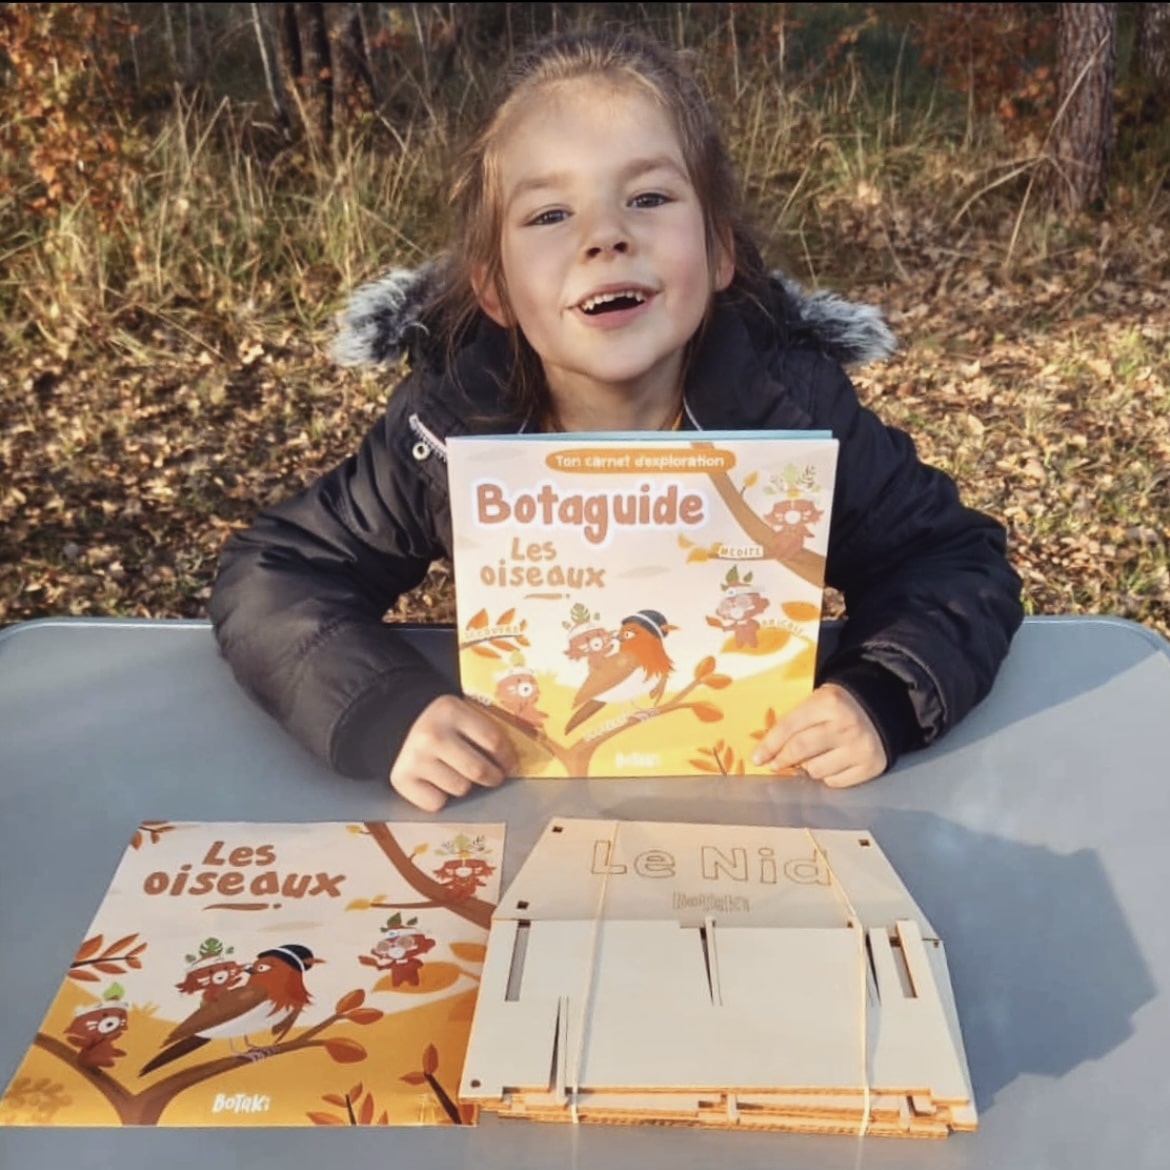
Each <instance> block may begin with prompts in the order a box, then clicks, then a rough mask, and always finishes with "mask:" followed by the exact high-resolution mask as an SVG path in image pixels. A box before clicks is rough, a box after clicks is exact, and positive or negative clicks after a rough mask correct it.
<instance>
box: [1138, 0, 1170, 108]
mask: <svg viewBox="0 0 1170 1170" xmlns="http://www.w3.org/2000/svg"><path fill="white" fill-rule="evenodd" d="M1133 66H1134V72H1135V73H1136V74H1137V75H1138V77H1140V78H1141V79H1142V80H1143V81H1147V82H1149V83H1150V84H1151V86H1152V87H1153V88H1154V89H1156V90H1163V91H1165V90H1168V89H1170V4H1139V5H1138V6H1137V34H1136V36H1135V37H1134V43H1133Z"/></svg>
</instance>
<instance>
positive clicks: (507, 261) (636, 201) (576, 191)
mask: <svg viewBox="0 0 1170 1170" xmlns="http://www.w3.org/2000/svg"><path fill="white" fill-rule="evenodd" d="M498 165H499V182H500V194H501V197H502V212H503V215H502V220H503V230H502V238H501V241H500V253H501V261H502V265H503V273H504V280H505V283H506V286H507V291H508V301H509V306H508V307H509V308H510V310H511V316H509V314H508V308H506V307H505V306H504V305H503V304H501V302H500V299H499V298H498V296H497V294H496V292H495V290H494V289H491V288H483V289H481V290H480V299H481V304H482V306H483V308H484V310H485V312H487V313H488V315H489V316H491V317H492V318H493V320H495V321H497V322H498V323H500V324H503V325H513V324H515V325H518V326H519V328H520V329H521V330H522V331H523V333H524V336H525V337H526V338H527V339H528V342H529V344H530V345H531V346H532V348H533V349H534V350H535V351H536V352H537V354H538V355H539V356H540V359H541V362H542V363H543V366H544V371H545V376H546V378H547V380H548V384H549V389H550V392H551V394H552V396H553V401H554V403H558V404H566V403H574V404H582V405H586V406H588V405H589V404H593V405H596V406H597V407H598V408H599V410H600V412H601V413H602V414H604V413H605V408H606V407H607V406H610V405H612V404H613V403H614V402H615V401H617V402H618V403H619V404H620V405H622V406H624V407H625V408H627V415H628V419H629V420H630V422H631V425H636V424H637V423H638V422H639V421H641V422H642V423H644V424H645V425H652V423H651V419H652V417H653V416H654V415H655V413H656V412H658V413H660V412H661V408H662V407H663V406H665V407H666V408H667V409H669V407H670V405H671V404H672V403H674V401H675V400H676V396H677V392H678V386H679V379H680V377H681V369H682V356H683V348H684V346H685V345H686V343H687V341H688V340H689V339H690V338H691V336H692V335H693V334H694V333H695V331H696V330H697V329H698V327H699V325H700V323H701V322H702V319H703V315H704V313H705V312H706V310H707V306H708V304H709V303H710V299H711V296H712V294H713V292H714V291H715V290H716V289H721V288H726V286H727V284H728V283H729V282H730V280H731V277H732V274H733V265H732V260H731V257H730V255H728V254H727V253H726V252H723V251H721V252H720V256H719V259H718V262H717V264H716V266H715V270H714V271H712V267H711V264H710V263H709V262H708V257H707V245H706V236H705V232H704V224H703V209H702V208H701V207H700V205H699V200H698V197H697V195H696V193H695V190H694V188H693V187H692V185H691V182H690V179H689V178H688V177H687V168H686V163H685V161H684V159H683V153H682V147H681V145H680V143H679V140H678V135H677V133H676V132H675V129H674V127H673V125H672V124H671V121H670V119H669V117H668V116H667V114H666V113H665V112H664V111H663V110H662V109H661V108H660V107H659V106H658V105H657V103H655V102H654V101H652V100H651V99H650V98H649V97H648V96H646V95H644V94H641V93H639V92H637V91H636V90H634V89H631V88H615V87H614V86H613V85H612V84H611V83H609V82H606V81H605V80H603V79H600V78H597V79H582V80H577V81H572V82H567V83H562V84H559V85H556V86H554V87H549V88H548V89H547V90H545V91H542V92H541V93H539V94H537V95H535V96H534V97H533V98H532V99H531V101H530V105H529V107H528V108H527V109H525V110H524V111H523V112H522V113H520V114H519V115H518V116H517V117H516V119H515V121H514V122H513V123H512V124H511V126H509V127H508V129H507V130H506V131H505V132H504V133H503V135H502V140H501V141H500V143H499V145H498ZM615 396H616V398H615ZM641 411H644V414H643V413H641ZM611 413H612V412H611ZM619 413H620V412H619Z"/></svg>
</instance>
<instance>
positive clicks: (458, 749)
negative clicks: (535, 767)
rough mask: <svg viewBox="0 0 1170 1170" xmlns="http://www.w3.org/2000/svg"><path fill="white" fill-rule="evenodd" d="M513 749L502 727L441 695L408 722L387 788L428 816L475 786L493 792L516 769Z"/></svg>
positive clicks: (466, 704) (469, 706)
mask: <svg viewBox="0 0 1170 1170" xmlns="http://www.w3.org/2000/svg"><path fill="white" fill-rule="evenodd" d="M516 762H517V761H516V751H515V749H514V748H513V746H512V743H511V741H510V740H509V739H508V736H507V734H506V732H505V731H504V729H503V728H502V727H501V726H500V725H499V724H498V723H496V722H495V720H494V719H492V718H491V717H490V716H488V715H485V714H484V713H483V712H482V711H480V710H478V709H477V708H476V706H475V704H474V703H469V702H468V701H467V700H466V699H461V698H459V697H458V696H457V695H440V696H439V697H438V698H437V699H435V701H434V702H433V703H431V704H429V706H427V707H425V708H424V709H423V712H422V714H421V715H420V716H419V717H418V718H417V719H416V720H415V721H414V723H413V724H411V728H410V730H409V731H408V732H407V733H406V739H405V741H404V742H403V744H402V750H401V751H400V752H399V753H398V759H396V760H395V761H394V766H393V767H392V768H391V769H390V785H391V787H392V788H394V790H395V791H396V792H397V793H398V794H399V795H400V796H402V797H403V798H404V799H406V800H408V801H410V803H411V804H413V805H415V806H417V807H418V808H421V809H423V810H424V811H426V812H438V811H439V809H441V808H442V807H443V805H445V804H446V803H447V798H448V797H451V796H466V795H467V793H468V792H470V791H471V786H472V785H473V784H481V785H483V786H484V787H485V788H496V787H497V786H498V785H500V784H502V783H503V781H504V778H505V777H506V776H507V775H508V774H509V773H510V772H511V771H512V770H513V769H514V768H515V767H516Z"/></svg>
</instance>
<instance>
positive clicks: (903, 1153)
mask: <svg viewBox="0 0 1170 1170" xmlns="http://www.w3.org/2000/svg"><path fill="white" fill-rule="evenodd" d="M403 636H404V637H408V638H411V639H412V640H414V641H415V642H416V644H418V645H419V646H420V647H421V648H422V649H423V650H424V651H425V652H426V653H428V654H429V655H431V656H432V657H433V658H434V659H435V660H436V661H438V662H441V663H442V664H444V666H445V667H447V668H451V664H452V654H453V651H452V641H451V635H450V632H449V631H443V630H440V629H431V630H415V631H407V632H404V634H403ZM1168 756H1170V649H1168V646H1167V643H1166V642H1165V641H1163V640H1162V639H1160V638H1159V637H1158V636H1157V635H1156V634H1154V633H1152V632H1151V631H1149V630H1147V629H1144V628H1143V627H1140V626H1137V625H1134V624H1132V623H1129V622H1124V621H1120V620H1116V619H1108V618H1038V619H1030V620H1029V621H1027V622H1026V623H1025V624H1024V627H1023V629H1022V630H1021V632H1020V634H1019V635H1018V637H1017V640H1016V643H1015V645H1014V646H1013V649H1012V652H1011V654H1010V656H1009V658H1008V661H1007V663H1006V664H1005V666H1004V669H1003V672H1002V674H1001V675H1000V678H999V680H998V681H997V683H996V686H995V689H994V691H993V692H992V694H991V696H990V697H989V698H988V699H987V700H986V701H985V702H984V703H983V704H982V705H981V706H980V707H979V708H977V709H976V710H975V711H974V712H973V713H972V714H971V715H970V716H969V717H968V718H967V720H966V721H964V723H963V724H961V725H960V727H958V728H957V729H956V730H955V731H954V732H952V734H951V735H950V736H948V737H947V738H946V739H945V740H944V741H943V742H942V743H941V744H938V745H936V746H935V747H933V748H931V749H929V750H927V751H925V752H920V753H917V754H915V755H912V756H910V757H907V758H906V759H905V760H903V761H902V762H901V763H900V764H899V765H898V767H897V768H896V769H895V770H894V771H893V772H892V773H891V774H890V775H888V776H886V777H883V778H882V779H881V780H879V781H877V782H875V783H872V784H868V785H865V786H862V787H860V788H856V789H852V790H849V791H844V792H832V791H828V790H825V789H822V788H821V787H819V786H818V785H816V784H814V783H811V782H808V781H797V780H752V779H742V778H741V779H719V778H712V779H701V778H700V779H685V780H659V781H640V780H639V781H633V780H620V781H613V780H609V781H606V780H589V781H555V780H542V781H527V782H525V781H513V782H511V783H509V784H507V785H505V786H504V787H503V788H502V789H500V790H498V791H495V792H484V793H478V794H476V795H474V796H472V797H470V798H468V799H467V800H464V801H462V802H460V803H458V804H457V805H455V806H453V807H452V808H451V809H450V810H449V811H448V812H447V813H445V814H441V816H443V815H445V816H447V817H448V818H449V819H453V820H454V819H458V820H484V821H501V820H502V821H505V822H507V825H508V849H507V864H506V872H505V873H504V880H505V882H507V880H508V879H509V878H510V876H511V874H512V873H514V872H515V869H516V867H517V865H518V863H519V861H520V859H521V858H522V857H523V856H524V855H525V854H526V853H527V851H528V849H529V848H530V847H531V845H532V843H533V841H534V840H535V837H536V835H537V833H538V832H539V830H540V828H541V827H542V826H543V824H544V823H545V821H546V820H547V819H548V817H550V816H551V815H554V814H562V815H568V816H601V817H616V818H621V819H627V820H663V821H669V820H680V821H717V822H723V823H728V824H781V825H784V824H793V825H809V826H811V827H819V828H845V827H855V828H868V829H870V830H871V831H872V832H873V833H874V834H875V835H876V837H877V840H878V841H879V843H880V844H881V845H882V848H883V849H884V850H885V852H886V853H887V855H888V856H889V857H890V859H891V861H892V862H893V863H894V865H895V867H896V868H897V869H898V871H899V873H900V874H901V876H902V878H903V880H904V881H905V883H906V885H907V886H908V887H909V889H910V891H911V893H912V894H913V895H914V896H915V898H916V899H917V900H918V901H919V903H920V904H921V906H922V909H923V910H924V912H925V913H926V915H927V916H928V917H929V918H930V919H931V921H932V922H933V923H934V924H935V926H936V927H937V928H938V930H939V931H940V933H941V935H942V938H943V940H944V942H945V945H946V949H947V956H948V960H949V963H950V967H951V974H952V981H953V984H954V990H955V995H956V999H957V1002H958V1005H959V1012H960V1016H961V1019H962V1025H963V1031H964V1036H965V1039H966V1046H967V1056H968V1060H969V1063H970V1066H971V1076H972V1081H973V1084H974V1088H975V1094H976V1101H977V1104H978V1107H979V1110H980V1128H979V1130H978V1132H977V1133H974V1134H958V1135H953V1136H952V1137H950V1138H949V1139H947V1140H946V1141H945V1142H909V1141H898V1140H891V1139H878V1138H870V1139H865V1140H858V1139H855V1138H836V1137H805V1136H788V1135H775V1134H754V1133H713V1132H705V1131H696V1130H687V1129H658V1128H650V1127H632V1128H610V1127H604V1126H579V1127H569V1126H549V1125H539V1124H535V1123H531V1124H530V1123H524V1122H505V1121H499V1120H498V1119H494V1118H486V1119H485V1120H484V1121H483V1122H482V1123H481V1125H480V1126H479V1127H477V1128H475V1129H469V1130H465V1131H463V1130H457V1129H425V1130H424V1129H419V1130H396V1131H394V1133H393V1134H388V1133H387V1132H386V1131H385V1130H377V1129H359V1128H355V1129H350V1130H347V1131H346V1132H345V1133H340V1132H338V1131H337V1130H332V1129H330V1130H320V1129H306V1130H301V1129H268V1130H233V1129H213V1130H201V1131H200V1132H199V1134H198V1135H193V1134H191V1133H190V1132H189V1131H184V1130H179V1129H158V1130H155V1129H140V1130H135V1131H134V1132H132V1133H127V1132H126V1131H124V1130H116V1129H93V1130H80V1131H79V1130H68V1129H39V1130H38V1129H19V1128H2V1127H0V1167H3V1168H4V1170H24V1168H26V1167H38V1168H39V1167H56V1166H70V1167H73V1168H82V1167H102V1168H105V1167H110V1166H124V1167H137V1166H147V1165H157V1164H163V1165H166V1166H167V1167H168V1170H186V1168H188V1167H190V1168H192V1170H194V1168H195V1167H199V1168H200V1170H203V1168H204V1167H206V1166H207V1165H215V1166H217V1167H219V1168H221V1170H228V1168H230V1167H236V1166H240V1167H244V1166H247V1167H249V1168H250V1170H251V1168H253V1167H256V1166H269V1165H277V1164H279V1165H280V1166H281V1167H287V1168H289V1170H293V1168H297V1167H302V1166H304V1167H309V1166H312V1167H314V1168H318V1167H320V1166H322V1165H328V1164H329V1162H330V1160H332V1161H333V1162H335V1163H340V1164H343V1165H345V1166H346V1167H365V1166H378V1167H383V1166H386V1165H396V1166H397V1165H400V1166H436V1167H444V1168H448V1167H458V1166H468V1167H471V1166H475V1167H485V1166H499V1167H508V1168H509V1170H513V1168H515V1170H520V1168H529V1167H531V1168H542V1170H543V1168H546V1167H552V1166H559V1167H569V1166H572V1167H577V1166H581V1167H586V1166H604V1167H606V1170H616V1168H618V1167H622V1166H635V1165H637V1166H645V1165H660V1166H670V1167H671V1170H685V1168H691V1167H694V1168H696V1170H697V1168H709V1167H711V1166H713V1165H716V1164H725V1165H729V1166H731V1165H734V1166H736V1167H761V1168H763V1167H767V1168H768V1170H779V1168H783V1167H809V1168H814V1170H836V1168H849V1170H856V1168H857V1167H872V1168H880V1170H885V1168H893V1167H898V1168H899V1170H903V1168H914V1167H919V1166H922V1167H931V1168H936V1170H937V1168H948V1170H949V1168H953V1167H959V1168H965V1167H987V1168H990V1167H995V1168H997V1170H1001V1168H1008V1167H1026V1168H1028V1170H1046V1168H1049V1167H1051V1168H1052V1170H1058V1168H1059V1170H1068V1168H1069V1167H1110V1168H1112V1167H1119V1166H1124V1167H1126V1168H1127V1170H1140V1168H1149V1170H1154V1168H1157V1170H1163V1168H1164V1167H1165V1166H1166V1165H1167V1164H1168V1162H1170V1154H1168V1153H1167V1150H1168V1149H1170V1109H1167V1104H1168V1103H1170V1060H1168V1059H1167V1051H1168V1050H1170V997H1168V995H1167V987H1168V985H1170V930H1168V929H1167V927H1166V913H1165V908H1164V899H1165V893H1164V891H1165V890H1166V889H1167V887H1168V886H1170V849H1167V847H1166V842H1165V838H1166V833H1167V829H1166V826H1167V823H1168V820H1170V818H1168V817H1167V812H1168V811H1170V796H1168V794H1167V788H1168V782H1170V767H1168V765H1167V757H1168ZM151 818H160V819H162V818H165V819H169V820H350V819H385V820H396V819H397V820H406V819H429V818H426V817H425V816H424V815H423V814H415V813H413V811H412V810H410V809H409V808H407V807H406V806H405V805H403V804H402V803H401V802H400V801H399V800H398V799H397V798H396V797H395V796H394V795H393V793H392V792H391V791H390V790H389V788H388V787H387V786H383V785H381V784H379V783H354V782H350V781H346V780H342V779H339V778H338V777H336V776H333V775H331V774H330V773H329V772H328V771H327V770H326V769H325V768H324V767H323V766H322V765H320V764H319V763H317V762H316V761H315V760H313V759H312V758H310V757H309V756H308V755H307V754H306V753H305V752H304V751H302V749H301V748H299V747H298V746H297V745H296V744H295V743H294V742H292V741H291V739H289V738H288V737H287V736H286V735H285V734H284V733H283V732H282V731H281V730H280V729H279V728H278V727H276V725H275V724H273V723H272V722H271V721H270V720H269V719H268V718H267V717H266V716H265V715H263V714H262V713H261V712H260V711H259V710H258V709H257V708H255V707H254V706H253V705H252V704H251V703H250V702H249V701H248V700H247V699H246V698H244V697H243V696H242V694H241V693H240V692H239V690H238V689H237V688H236V686H235V684H234V682H233V681H232V678H231V675H230V672H229V671H228V669H227V667H226V666H225V665H224V664H223V662H222V661H221V660H220V659H219V658H218V657H217V654H216V651H215V646H214V642H213V639H212V637H211V634H210V632H209V631H208V628H207V626H206V625H204V624H202V623H198V622H138V621H130V620H125V621H85V620H61V621H56V620H50V621H43V622H31V623H26V624H24V625H18V626H13V627H9V628H8V629H6V630H3V631H0V938H2V939H3V940H4V944H5V945H4V946H3V947H0V986H2V987H3V988H4V991H5V995H6V996H7V1001H6V1006H5V1009H4V1011H3V1013H2V1014H0V1086H3V1085H6V1084H7V1083H8V1081H9V1079H10V1078H11V1076H12V1074H13V1072H14V1071H15V1069H16V1067H17V1065H18V1064H19V1062H20V1060H21V1058H22V1056H23V1054H24V1051H25V1048H26V1046H27V1045H28V1043H29V1041H30V1040H31V1038H32V1035H33V1033H34V1032H35V1030H36V1028H37V1026H38V1024H39V1023H40V1020H41V1017H42V1016H43V1014H44V1011H45V1009H46V1008H47V1006H48V1003H49V1001H50V999H51V997H52V995H53V994H54V992H55V990H56V988H57V986H58V983H59V981H60V979H61V976H62V973H63V972H64V970H65V967H66V964H67V963H68V961H69V960H70V958H71V957H72V954H73V951H74V948H75V946H76V944H77V942H78V941H79V939H80V938H81V937H82V932H83V931H84V929H85V927H86V925H88V923H89V920H90V918H91V917H92V915H93V913H94V911H95V910H96V908H97V905H98V903H99V901H100V900H101V898H102V895H103V893H104V892H105V888H106V885H107V883H108V881H109V878H110V876H111V873H112V871H113V868H114V865H115V864H116V862H117V860H118V858H119V857H120V856H121V853H122V850H123V849H124V847H125V845H126V842H127V841H128V839H129V837H130V834H131V833H132V832H133V829H134V827H135V825H136V824H137V823H138V822H139V821H140V820H143V819H151Z"/></svg>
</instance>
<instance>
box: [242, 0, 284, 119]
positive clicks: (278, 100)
mask: <svg viewBox="0 0 1170 1170" xmlns="http://www.w3.org/2000/svg"><path fill="white" fill-rule="evenodd" d="M251 8H252V31H253V32H254V33H255V34H256V46H257V48H258V49H259V50H260V63H261V65H263V67H264V84H265V86H266V87H267V89H268V100H269V101H270V102H272V112H273V114H274V115H275V116H276V121H277V123H278V124H279V126H280V129H281V131H282V132H283V134H284V137H285V138H286V139H288V138H289V137H290V133H291V123H290V121H289V116H288V103H287V102H286V101H285V95H284V82H283V79H282V78H281V74H280V69H279V67H278V66H277V63H276V60H275V57H276V55H275V53H273V51H272V45H271V38H270V36H269V32H268V26H267V24H266V23H265V20H264V14H263V13H262V12H261V11H260V5H259V4H255V3H254V4H252V6H251Z"/></svg>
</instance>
